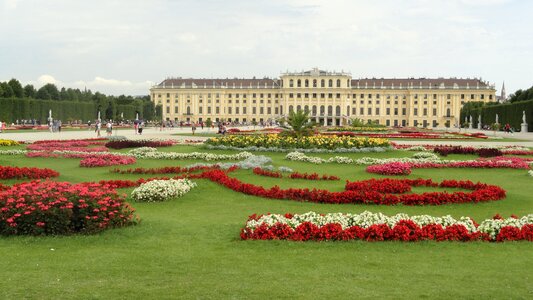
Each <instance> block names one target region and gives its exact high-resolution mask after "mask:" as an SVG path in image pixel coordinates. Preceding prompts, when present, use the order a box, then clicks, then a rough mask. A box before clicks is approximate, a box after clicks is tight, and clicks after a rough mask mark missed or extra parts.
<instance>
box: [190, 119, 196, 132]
mask: <svg viewBox="0 0 533 300" xmlns="http://www.w3.org/2000/svg"><path fill="white" fill-rule="evenodd" d="M191 129H192V135H194V132H195V131H196V123H194V122H193V123H192V124H191Z"/></svg>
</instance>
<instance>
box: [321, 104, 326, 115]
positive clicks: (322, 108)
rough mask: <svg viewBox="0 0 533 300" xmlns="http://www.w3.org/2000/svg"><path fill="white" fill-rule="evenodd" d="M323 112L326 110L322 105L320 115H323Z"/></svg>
mask: <svg viewBox="0 0 533 300" xmlns="http://www.w3.org/2000/svg"><path fill="white" fill-rule="evenodd" d="M325 112H326V108H325V107H324V105H320V114H321V115H324V113H325Z"/></svg>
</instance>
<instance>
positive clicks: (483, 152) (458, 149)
mask: <svg viewBox="0 0 533 300" xmlns="http://www.w3.org/2000/svg"><path fill="white" fill-rule="evenodd" d="M433 151H434V152H435V153H438V154H440V155H442V156H448V154H477V155H479V156H480V157H494V156H502V155H503V153H502V151H500V150H499V149H496V148H474V147H463V146H438V147H435V148H434V149H433Z"/></svg>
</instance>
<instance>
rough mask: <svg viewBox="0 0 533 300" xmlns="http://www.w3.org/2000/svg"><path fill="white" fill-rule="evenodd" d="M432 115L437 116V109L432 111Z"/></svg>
mask: <svg viewBox="0 0 533 300" xmlns="http://www.w3.org/2000/svg"><path fill="white" fill-rule="evenodd" d="M433 115H434V116H436V115H437V109H436V108H434V109H433ZM433 127H435V126H433Z"/></svg>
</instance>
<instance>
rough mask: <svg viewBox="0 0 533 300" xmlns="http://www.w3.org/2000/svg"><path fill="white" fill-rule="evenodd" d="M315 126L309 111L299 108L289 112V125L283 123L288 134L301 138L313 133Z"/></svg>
mask: <svg viewBox="0 0 533 300" xmlns="http://www.w3.org/2000/svg"><path fill="white" fill-rule="evenodd" d="M315 126H316V124H315V123H314V122H312V121H310V119H309V112H308V111H303V110H298V111H291V112H290V113H289V116H288V117H287V125H283V128H285V129H287V131H286V134H288V135H291V136H295V137H297V138H299V137H302V136H307V135H311V134H312V133H313V128H314V127H315Z"/></svg>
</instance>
